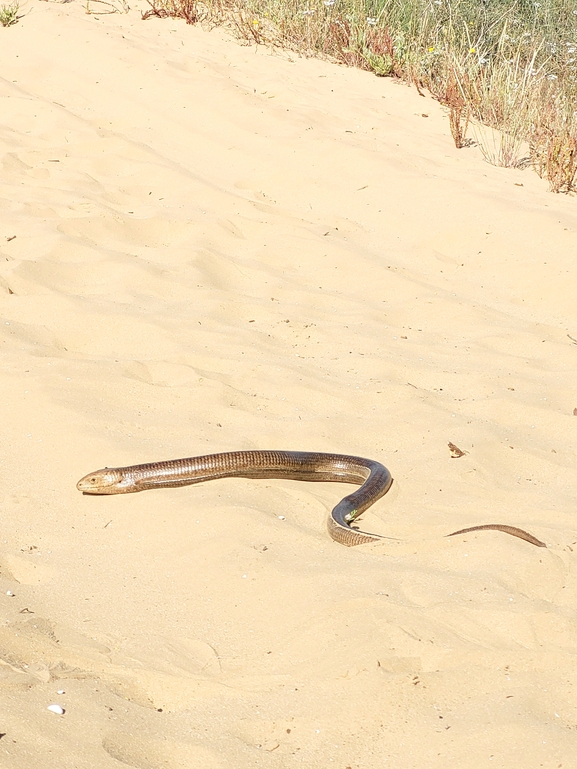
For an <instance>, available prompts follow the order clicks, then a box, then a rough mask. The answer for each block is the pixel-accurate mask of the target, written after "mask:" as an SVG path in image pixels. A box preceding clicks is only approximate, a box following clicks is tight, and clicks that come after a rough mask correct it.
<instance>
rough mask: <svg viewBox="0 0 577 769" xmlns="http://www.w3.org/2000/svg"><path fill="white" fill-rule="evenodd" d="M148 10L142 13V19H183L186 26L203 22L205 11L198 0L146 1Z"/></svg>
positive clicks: (205, 15) (205, 16)
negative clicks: (148, 6)
mask: <svg viewBox="0 0 577 769" xmlns="http://www.w3.org/2000/svg"><path fill="white" fill-rule="evenodd" d="M147 2H148V4H149V5H150V10H148V11H143V12H142V18H143V19H150V18H152V17H156V18H159V19H184V20H185V21H186V23H187V24H197V23H198V22H200V21H205V19H206V18H207V10H206V7H205V6H202V5H201V4H200V3H199V2H198V0H147Z"/></svg>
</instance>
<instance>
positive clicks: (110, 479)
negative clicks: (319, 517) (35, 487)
mask: <svg viewBox="0 0 577 769" xmlns="http://www.w3.org/2000/svg"><path fill="white" fill-rule="evenodd" d="M234 477H237V478H280V479H282V478H285V479H290V480H296V481H332V482H336V483H358V484H360V488H359V489H357V490H356V491H354V492H353V493H352V494H349V495H348V496H346V497H345V498H344V499H342V500H341V501H340V502H339V504H338V505H337V506H336V507H335V508H334V509H333V510H332V512H331V514H330V516H329V518H328V520H327V529H328V532H329V534H330V536H331V537H332V539H334V540H335V541H336V542H340V543H341V544H342V545H347V546H349V547H350V546H353V545H361V544H365V543H367V542H378V541H379V540H381V539H387V537H383V536H381V535H380V534H370V533H369V532H366V531H359V530H358V529H353V528H352V527H351V524H352V523H353V522H354V521H355V520H356V519H357V518H358V517H359V516H360V515H361V513H363V512H364V511H365V510H366V509H367V508H368V507H370V506H371V505H372V504H373V503H374V502H376V501H377V500H378V499H380V498H381V497H382V496H383V495H384V494H386V493H387V491H388V490H389V489H390V487H391V484H392V482H393V479H392V477H391V474H390V472H389V471H388V470H387V468H386V467H385V466H384V465H382V464H380V462H375V461H373V460H371V459H363V458H362V457H353V456H348V455H345V454H319V453H314V452H304V451H232V452H227V453H224V454H208V455H206V456H202V457H189V458H187V459H173V460H169V461H167V462H150V463H149V464H144V465H132V466H130V467H110V468H108V467H107V468H104V469H103V470H96V471H95V472H92V473H89V474H88V475H85V476H84V478H82V479H81V480H80V481H78V483H77V488H78V489H79V490H80V491H82V492H84V493H85V494H129V493H131V492H135V491H144V490H145V489H158V488H164V487H167V486H188V485H189V484H192V483H200V482H201V481H209V480H212V479H214V478H234ZM484 529H493V530H496V531H503V532H505V533H506V534H511V535H512V536H514V537H520V538H521V539H524V540H526V541H527V542H530V543H531V544H533V545H536V546H537V547H546V545H545V543H544V542H541V541H540V540H538V539H537V538H536V537H534V536H533V535H532V534H529V533H528V532H526V531H523V529H518V528H516V527H515V526H508V525H506V524H500V523H490V524H485V525H483V526H472V527H471V528H468V529H461V530H460V531H454V532H452V533H451V534H448V535H447V536H449V537H452V536H455V535H456V534H466V533H467V532H471V531H480V530H484Z"/></svg>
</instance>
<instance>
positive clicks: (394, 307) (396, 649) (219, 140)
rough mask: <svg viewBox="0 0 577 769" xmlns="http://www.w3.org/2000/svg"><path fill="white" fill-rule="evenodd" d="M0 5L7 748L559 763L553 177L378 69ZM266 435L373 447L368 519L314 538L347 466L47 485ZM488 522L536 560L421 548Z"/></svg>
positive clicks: (82, 764) (160, 757)
mask: <svg viewBox="0 0 577 769" xmlns="http://www.w3.org/2000/svg"><path fill="white" fill-rule="evenodd" d="M23 12H24V14H25V15H24V16H23V18H21V20H20V21H19V23H18V24H16V25H15V26H13V27H10V28H7V29H0V38H1V42H0V62H1V68H0V75H1V78H0V104H1V113H0V114H1V117H2V119H1V121H0V122H1V124H2V126H1V134H0V140H1V143H2V151H1V154H0V160H1V164H2V171H1V174H0V205H1V208H2V217H1V222H2V226H1V231H0V351H1V359H0V360H1V365H0V415H1V421H2V451H1V452H0V503H1V521H2V526H1V533H0V714H1V715H0V734H1V737H0V766H1V767H2V768H3V769H36V768H37V767H40V766H41V767H43V769H94V768H95V767H98V768H99V769H113V768H114V767H122V766H125V767H126V766H128V767H137V769H190V768H194V767H199V768H200V767H202V769H248V768H249V767H251V768H252V767H259V768H260V767H262V768H263V769H264V768H265V767H266V769H269V768H270V769H285V768H289V767H295V766H302V767H307V768H308V767H310V768H313V767H315V768H316V767H318V768H319V769H320V768H321V767H322V768H323V769H326V768H327V767H335V769H382V767H387V766H390V767H394V768H395V769H422V767H428V768H429V769H441V768H443V769H445V768H446V767H459V768H460V769H484V768H485V767H487V768H488V767H491V769H499V768H502V769H505V767H507V769H509V768H510V767H523V769H528V768H531V769H532V768H533V767H546V768H547V769H553V768H555V769H558V767H570V766H572V765H574V762H575V758H574V756H575V753H576V750H577V691H576V690H575V666H576V662H577V656H576V655H577V615H576V607H577V555H576V552H575V545H576V543H577V522H576V520H575V512H576V510H575V506H576V502H575V500H576V498H577V477H576V472H575V464H576V463H575V460H576V445H577V442H576V437H575V435H576V430H577V416H575V414H574V409H576V408H577V392H576V389H575V382H576V374H577V342H576V340H577V304H576V301H575V287H576V285H577V260H576V256H577V215H576V207H575V198H574V197H567V196H556V195H553V194H552V193H549V192H548V191H547V185H546V182H544V181H543V180H541V179H539V177H538V176H537V175H536V174H535V173H533V172H532V171H531V170H519V169H516V170H507V169H502V168H497V167H493V166H491V165H489V164H488V163H486V162H485V160H484V159H483V155H482V153H481V152H480V150H479V148H478V147H470V148H466V149H462V150H457V149H455V147H454V145H453V143H452V140H451V136H450V132H449V122H448V119H447V117H446V115H445V114H444V113H443V108H442V107H441V106H440V105H439V104H438V103H437V102H435V101H434V100H432V99H431V98H428V97H425V98H423V97H421V96H420V95H419V94H418V93H417V91H416V90H415V89H413V88H408V87H406V86H404V85H402V84H399V83H395V82H393V81H391V80H389V79H383V78H377V77H374V76H372V75H371V74H369V73H366V72H361V71H358V70H353V69H346V68H344V67H340V66H336V65H333V64H331V63H328V62H323V61H316V60H310V59H309V60H307V59H303V58H299V57H298V56H297V55H296V54H289V53H286V52H285V53H276V54H275V53H272V52H271V51H269V50H267V49H265V48H259V49H258V50H257V49H255V48H254V47H246V46H242V45H240V44H239V43H238V42H236V41H235V40H233V39H232V38H231V37H230V36H229V35H227V34H226V33H225V32H224V31H222V30H213V31H207V30H202V29H201V28H199V27H191V26H187V25H186V24H184V23H183V22H179V21H171V20H165V21H161V20H158V19H152V20H148V21H142V20H141V18H140V12H139V10H138V9H137V8H135V9H134V10H131V11H130V13H128V14H126V15H120V14H115V15H108V16H101V17H98V16H94V15H87V14H86V13H85V10H84V7H83V5H82V4H80V3H70V4H64V5H61V4H54V3H43V2H33V1H32V0H31V2H29V3H27V4H26V6H25V7H24V8H23ZM571 337H574V338H573V339H572V338H571ZM449 442H453V443H454V444H455V445H456V446H458V447H459V448H460V449H461V450H462V451H463V452H465V453H464V454H463V456H461V457H460V458H454V457H452V455H451V452H450V450H449V448H448V443H449ZM272 448H276V449H286V450H300V451H328V452H340V453H348V454H357V455H360V456H365V457H370V458H372V459H376V460H379V461H381V462H383V463H384V464H386V465H387V466H388V467H389V468H390V470H391V472H392V475H393V477H394V485H393V488H392V489H391V491H390V492H389V494H388V495H387V496H386V497H384V498H383V499H382V500H381V501H380V502H379V503H378V504H377V505H375V506H374V508H371V509H370V510H369V511H367V512H366V513H365V515H364V516H363V518H362V521H361V528H363V529H365V530H368V531H374V532H377V533H380V534H383V535H386V536H388V537H391V539H385V540H383V542H382V543H378V544H370V545H365V546H361V547H357V548H346V547H343V546H341V545H339V544H337V543H335V542H333V541H331V540H330V538H329V537H328V535H327V533H326V528H325V527H326V518H327V514H328V512H329V511H330V509H331V508H332V507H333V506H334V505H335V504H336V503H337V501H338V500H339V499H340V498H341V497H342V496H344V495H345V494H347V493H350V491H351V487H350V486H344V485H340V484H338V485H337V484H329V483H320V484H307V483H299V482H296V481H281V480H271V481H269V480H260V481H258V480H243V479H235V480H233V479H225V480H220V481H213V482H211V483H207V484H201V485H198V486H193V487H190V488H180V489H165V490H162V491H149V492H145V493H142V494H129V495H121V496H111V497H90V496H83V495H81V494H80V493H79V492H78V491H77V489H76V482H77V480H78V479H79V478H80V477H81V476H83V475H85V474H86V473H88V472H90V471H91V470H95V469H97V468H100V467H104V466H107V465H108V466H122V465H127V464H135V463H139V462H148V461H159V460H165V459H172V458H177V457H186V456H195V455H199V454H207V453H214V452H219V451H234V450H240V449H272ZM495 522H497V523H508V524H511V525H514V526H519V527H522V528H525V529H528V530H529V531H531V532H532V533H533V534H534V535H535V536H537V537H539V538H540V539H542V540H544V541H545V542H546V543H547V545H548V549H544V548H537V547H534V546H532V545H530V544H528V543H526V542H523V541H521V540H520V539H516V538H514V537H510V536H507V535H505V534H502V533H498V532H475V533H473V534H468V535H462V536H457V537H453V538H450V539H447V538H445V536H444V535H446V534H448V533H449V532H451V531H454V530H456V529H460V528H464V527H467V526H473V525H476V524H484V523H495ZM50 704H58V705H60V706H61V707H62V708H63V709H64V710H65V713H64V714H63V715H58V714H55V713H53V712H51V711H49V710H47V707H48V706H49V705H50Z"/></svg>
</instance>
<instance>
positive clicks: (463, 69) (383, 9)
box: [143, 0, 577, 192]
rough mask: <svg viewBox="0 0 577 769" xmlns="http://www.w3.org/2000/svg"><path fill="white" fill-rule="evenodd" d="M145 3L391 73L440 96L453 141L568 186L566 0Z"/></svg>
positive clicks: (573, 164) (575, 116)
mask: <svg viewBox="0 0 577 769" xmlns="http://www.w3.org/2000/svg"><path fill="white" fill-rule="evenodd" d="M149 2H150V5H151V8H150V10H148V11H147V12H145V13H144V14H143V17H145V18H148V17H150V16H170V17H181V18H184V19H186V21H187V22H188V23H197V22H204V23H209V24H226V25H227V26H229V27H232V28H233V29H234V30H235V32H236V34H237V35H238V36H240V37H241V38H242V39H244V40H247V41H252V42H255V43H259V44H264V45H271V46H278V47H283V48H287V49H290V50H294V51H298V52H299V53H301V54H304V55H307V56H311V55H312V56H314V55H317V56H325V57H330V58H331V59H333V60H336V61H338V62H341V63H343V64H346V65H348V66H354V67H361V68H363V69H366V70H370V71H372V72H374V73H375V74H376V75H379V76H390V77H396V78H401V79H402V80H405V81H407V82H409V83H412V84H414V85H415V86H416V87H417V88H419V89H423V90H424V89H426V90H428V91H429V92H430V93H431V94H432V95H433V96H434V97H435V98H436V99H438V100H439V101H440V102H441V103H442V104H443V105H445V106H446V108H447V112H448V116H449V120H450V126H451V132H452V135H453V139H454V141H455V144H456V146H457V147H463V146H466V145H467V144H468V143H471V141H472V139H471V137H469V136H468V133H472V134H473V136H475V138H476V139H477V141H478V143H479V144H480V145H481V147H482V149H483V151H484V153H485V156H486V158H487V160H489V162H492V163H495V164H497V165H502V166H508V167H515V166H522V165H528V164H531V165H532V167H533V168H534V169H535V171H536V172H537V173H538V174H539V175H540V176H541V177H543V178H546V179H547V180H548V182H549V185H550V188H551V190H553V191H554V192H571V191H573V190H574V189H575V186H576V180H575V177H576V175H577V101H576V98H575V97H576V94H577V80H576V78H577V5H576V4H575V0H541V1H540V2H533V0H203V1H202V2H200V0H149ZM475 126H477V127H479V126H483V127H485V129H481V130H480V131H475V130H474V129H475ZM487 128H488V129H490V130H491V129H493V132H492V133H493V141H492V142H488V143H487V142H485V141H483V139H482V138H479V137H480V136H482V135H483V131H484V135H486V134H487V131H486V129H487ZM471 129H473V130H472V131H471ZM495 135H497V136H498V139H497V140H495V138H494V137H495Z"/></svg>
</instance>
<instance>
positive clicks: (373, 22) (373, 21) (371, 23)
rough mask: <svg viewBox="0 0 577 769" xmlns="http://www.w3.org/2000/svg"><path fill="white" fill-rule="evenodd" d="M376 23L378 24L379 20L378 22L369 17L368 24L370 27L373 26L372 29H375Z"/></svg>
mask: <svg viewBox="0 0 577 769" xmlns="http://www.w3.org/2000/svg"><path fill="white" fill-rule="evenodd" d="M376 23H377V20H376V19H374V18H373V17H372V16H369V17H368V18H367V24H368V25H369V26H371V27H374V26H375V24H376Z"/></svg>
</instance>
